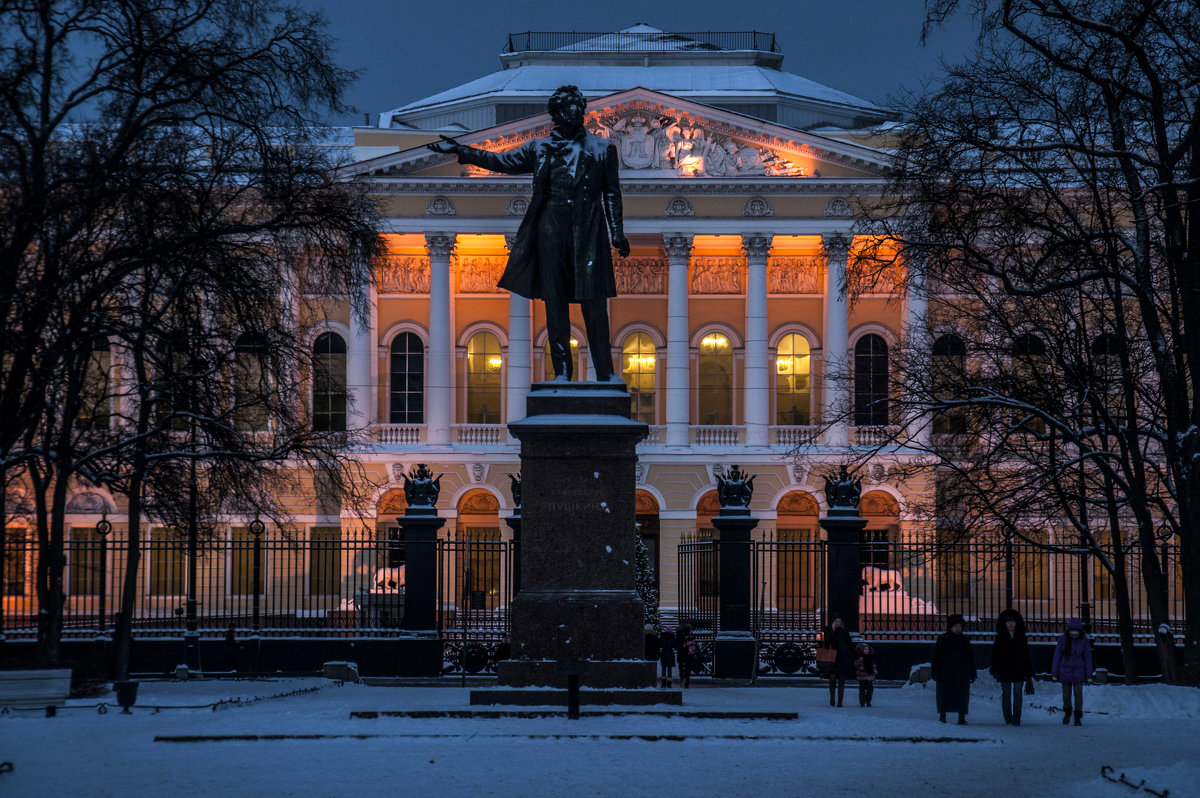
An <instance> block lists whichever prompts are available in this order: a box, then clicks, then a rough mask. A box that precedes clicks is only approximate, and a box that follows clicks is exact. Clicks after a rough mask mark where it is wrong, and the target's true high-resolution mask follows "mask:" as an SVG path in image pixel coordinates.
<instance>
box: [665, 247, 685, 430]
mask: <svg viewBox="0 0 1200 798" xmlns="http://www.w3.org/2000/svg"><path fill="white" fill-rule="evenodd" d="M663 247H664V248H665V249H666V252H667V269H668V271H667V445H668V446H674V447H686V446H687V445H688V415H689V408H690V405H691V397H690V395H689V392H688V384H689V381H688V331H689V324H688V262H689V261H690V260H691V256H692V236H691V235H689V234H686V233H667V234H666V235H664V236H663Z"/></svg>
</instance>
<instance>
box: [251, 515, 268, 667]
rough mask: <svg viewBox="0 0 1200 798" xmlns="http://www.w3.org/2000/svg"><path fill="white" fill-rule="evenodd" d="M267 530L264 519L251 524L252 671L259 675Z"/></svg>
mask: <svg viewBox="0 0 1200 798" xmlns="http://www.w3.org/2000/svg"><path fill="white" fill-rule="evenodd" d="M266 530H267V525H266V524H264V523H263V522H262V519H259V518H255V519H254V520H253V521H251V522H250V536H251V537H252V538H254V562H253V564H252V566H251V570H250V592H251V594H252V595H251V599H250V600H251V601H252V602H253V608H252V613H253V615H252V619H251V624H250V628H251V630H252V632H251V635H250V657H251V663H250V669H251V670H252V671H254V672H255V673H257V672H258V671H259V652H260V650H261V647H262V640H261V639H260V638H259V635H258V632H259V630H260V629H261V628H262V615H261V611H262V608H261V606H260V602H261V594H262V536H263V532H265V531H266Z"/></svg>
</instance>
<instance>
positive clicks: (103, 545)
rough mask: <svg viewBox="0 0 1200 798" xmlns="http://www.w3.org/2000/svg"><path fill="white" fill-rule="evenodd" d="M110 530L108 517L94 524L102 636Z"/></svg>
mask: <svg viewBox="0 0 1200 798" xmlns="http://www.w3.org/2000/svg"><path fill="white" fill-rule="evenodd" d="M109 532H112V524H111V523H109V520H108V518H101V519H100V523H98V524H96V534H97V535H99V536H100V606H99V608H98V609H99V612H98V615H99V618H98V619H97V626H98V627H99V634H100V636H101V637H103V636H104V627H105V625H106V619H105V617H104V616H105V611H106V610H107V609H108V533H109Z"/></svg>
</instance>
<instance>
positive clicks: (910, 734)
mask: <svg viewBox="0 0 1200 798" xmlns="http://www.w3.org/2000/svg"><path fill="white" fill-rule="evenodd" d="M449 684H452V683H449V682H448V685H449ZM789 684H791V685H792V686H774V685H769V684H764V682H762V681H760V682H759V683H758V684H757V685H755V686H753V687H716V686H711V685H705V684H700V685H696V686H693V687H692V689H690V690H688V691H686V692H685V694H684V706H683V709H684V710H685V711H703V712H733V711H738V712H763V711H776V712H777V711H786V712H796V713H798V718H797V719H795V720H767V719H730V718H714V717H705V718H696V717H681V716H678V715H675V716H671V715H666V714H661V713H664V712H666V711H668V710H669V709H670V708H669V707H666V706H663V705H660V706H658V707H653V708H647V710H649V711H645V712H640V711H639V712H636V713H634V714H619V715H618V714H607V715H606V714H598V715H587V714H585V716H584V717H582V718H580V719H579V720H569V719H567V718H566V717H563V716H554V717H537V718H517V717H388V716H380V717H376V718H354V717H351V712H357V711H380V712H386V711H402V710H403V711H417V710H441V711H463V710H468V709H470V706H469V692H470V688H462V687H457V686H436V687H424V686H399V687H370V686H365V685H359V684H345V685H339V684H337V683H334V682H330V681H328V680H322V679H286V680H284V679H280V680H257V681H249V680H246V681H218V680H212V681H191V682H169V681H162V682H143V683H142V685H141V689H140V692H139V694H138V703H137V706H136V707H134V710H133V714H132V715H124V714H121V713H120V712H119V711H118V709H117V708H116V707H115V700H114V699H113V698H111V697H106V698H100V699H78V700H75V699H73V700H71V701H70V702H69V704H68V707H67V708H66V709H65V710H60V711H59V714H58V717H55V718H44V717H40V714H41V713H10V714H8V715H5V716H3V717H0V762H11V763H12V770H11V771H10V772H0V796H4V798H8V797H9V796H14V797H15V796H38V797H39V798H41V796H54V798H68V797H69V796H89V797H90V798H94V797H95V796H122V797H123V798H138V796H156V798H157V797H159V796H169V797H170V798H178V797H179V796H192V795H216V796H272V797H276V796H290V795H295V796H366V795H380V794H385V795H389V796H410V795H411V796H434V795H444V796H460V795H462V796H523V797H524V796H555V797H556V798H560V797H561V796H571V798H583V797H584V796H593V795H597V796H620V798H633V796H656V797H659V798H661V797H664V796H679V795H685V796H688V798H695V797H697V796H701V797H702V796H723V797H724V796H755V798H757V797H758V796H772V797H774V796H780V797H781V798H784V797H786V796H807V795H814V796H822V797H824V796H843V795H844V796H856V797H857V798H863V796H872V797H878V798H882V797H883V796H887V798H896V797H900V798H903V796H921V797H922V798H924V797H925V796H943V795H945V796H1006V798H1017V797H1018V796H1066V797H1067V798H1085V797H1086V798H1110V797H1111V798H1143V797H1144V796H1152V795H1153V794H1154V793H1152V792H1150V791H1151V790H1153V791H1154V792H1156V793H1158V794H1160V795H1161V794H1164V791H1169V795H1170V796H1171V798H1184V797H1185V796H1193V797H1195V796H1200V690H1196V689H1192V688H1182V687H1167V686H1162V685H1147V686H1139V687H1125V686H1122V685H1105V686H1100V685H1096V686H1091V687H1088V688H1087V689H1086V690H1085V699H1084V700H1085V706H1086V708H1087V715H1086V716H1085V718H1084V726H1083V727H1082V728H1075V727H1074V726H1067V727H1064V726H1063V725H1062V724H1061V722H1060V718H1061V713H1057V712H1055V710H1056V708H1057V707H1058V704H1059V700H1060V693H1059V688H1058V686H1057V685H1054V684H1049V683H1039V684H1038V692H1037V695H1035V696H1032V697H1027V698H1026V707H1025V715H1024V718H1023V721H1022V725H1021V726H1020V727H1019V728H1015V727H1008V726H1005V725H1004V723H1003V721H1002V720H1001V718H1000V708H999V689H998V687H997V686H996V685H995V683H994V682H992V681H990V679H989V678H988V677H987V676H986V675H984V676H982V677H981V678H980V680H979V681H978V682H977V683H976V684H975V686H974V688H973V693H972V703H971V714H970V715H969V717H968V720H969V725H967V726H957V725H953V724H951V725H942V724H941V723H938V721H937V715H936V712H935V710H934V691H933V688H932V685H931V686H930V687H929V688H927V689H926V688H922V687H921V686H906V687H896V688H888V687H883V688H881V689H879V690H877V692H876V695H875V700H874V706H873V707H872V708H870V709H864V708H860V707H859V706H858V699H857V693H856V692H855V688H854V686H853V684H851V686H850V687H849V689H848V690H847V692H846V706H845V707H844V708H842V709H836V708H833V707H830V706H829V704H828V695H829V694H828V692H827V691H826V690H825V689H823V688H820V687H818V688H816V689H811V688H804V687H800V686H795V685H796V684H797V683H796V682H790V683H789ZM288 693H292V694H291V695H286V694H288ZM255 698H258V699H260V700H253V699H255ZM235 699H236V700H235ZM101 702H108V703H109V704H110V705H113V706H111V709H110V710H109V711H108V712H106V713H105V714H100V713H99V711H98V708H97V705H98V704H100V703H101ZM219 702H221V703H219ZM214 704H216V705H217V708H216V709H214V708H213V705H214ZM480 709H496V708H480ZM589 710H591V711H598V709H597V708H590V707H587V706H585V707H584V711H585V713H586V712H588V711H589ZM653 713H659V714H653ZM198 738H200V739H198ZM204 738H207V739H204ZM222 738H224V739H222ZM1102 768H1106V769H1105V770H1103V772H1102ZM1122 774H1123V776H1124V780H1125V782H1126V783H1125V784H1122V783H1120V781H1119V779H1120V778H1121V776H1122ZM1135 787H1139V789H1138V790H1135V789H1134V788H1135Z"/></svg>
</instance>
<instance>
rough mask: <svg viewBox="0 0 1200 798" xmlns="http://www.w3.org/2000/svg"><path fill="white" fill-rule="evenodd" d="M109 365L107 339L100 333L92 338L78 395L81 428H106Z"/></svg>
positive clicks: (109, 400)
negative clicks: (89, 353) (81, 389)
mask: <svg viewBox="0 0 1200 798" xmlns="http://www.w3.org/2000/svg"><path fill="white" fill-rule="evenodd" d="M111 367H112V357H111V350H110V348H109V345H108V339H107V338H105V337H104V336H102V335H101V336H97V337H96V338H93V339H92V354H91V356H90V357H89V358H88V362H87V366H86V371H85V373H84V376H83V391H82V395H81V396H80V397H79V425H80V427H82V428H83V429H108V426H109V423H110V418H111V416H112V390H111V387H110V383H109V369H110V368H111Z"/></svg>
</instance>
